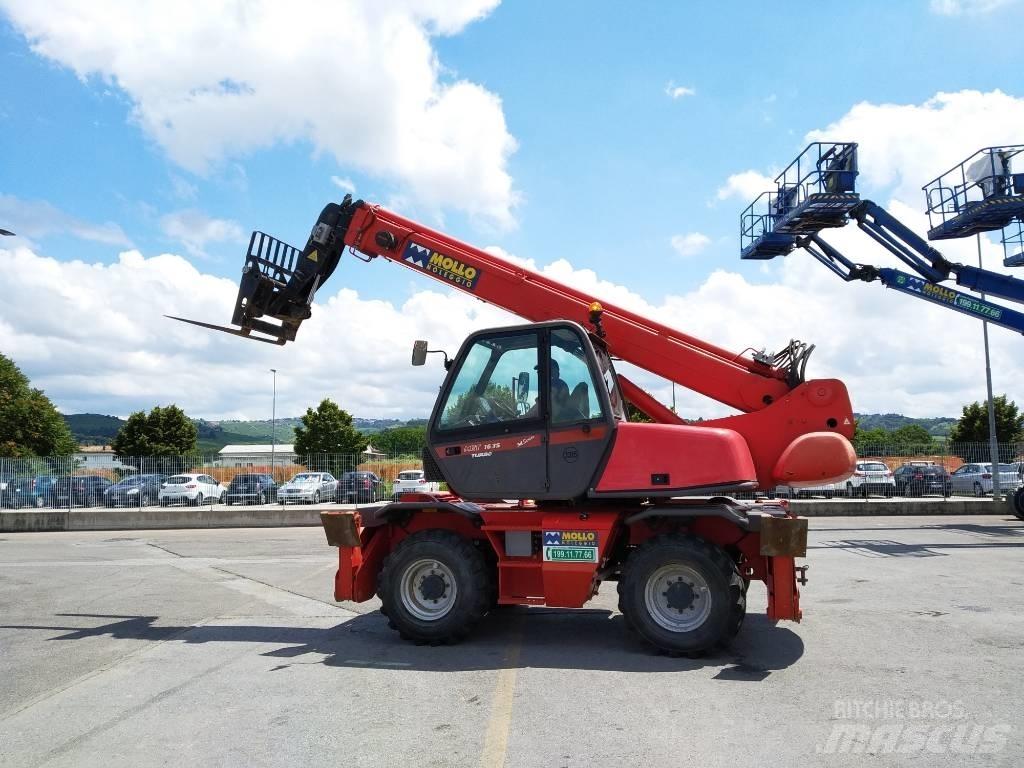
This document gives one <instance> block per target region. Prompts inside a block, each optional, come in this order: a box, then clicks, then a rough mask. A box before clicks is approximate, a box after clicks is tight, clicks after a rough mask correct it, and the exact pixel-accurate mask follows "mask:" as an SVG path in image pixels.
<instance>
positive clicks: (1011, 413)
mask: <svg viewBox="0 0 1024 768" xmlns="http://www.w3.org/2000/svg"><path fill="white" fill-rule="evenodd" d="M992 404H993V406H994V407H995V416H996V440H998V441H999V453H1000V456H999V460H1000V461H1012V459H1013V455H1014V453H1015V451H1014V446H1013V445H1011V443H1015V442H1019V441H1021V440H1024V415H1022V414H1021V413H1020V410H1019V409H1018V408H1017V404H1016V403H1015V402H1013V401H1012V400H1007V399H1006V395H998V396H997V397H994V398H993V399H992ZM988 437H989V435H988V400H986V401H985V402H983V403H977V402H975V403H971V404H970V405H965V406H964V408H963V413H962V414H961V416H960V419H959V421H957V423H956V424H955V425H954V426H953V429H951V430H950V432H949V439H950V442H952V443H953V444H954V449H953V452H954V453H956V454H957V455H958V456H961V457H962V458H963V459H964V460H965V461H969V460H971V459H976V458H977V457H976V455H975V454H976V453H977V452H976V451H975V450H972V449H971V448H970V447H969V446H966V445H963V444H964V443H987V442H988ZM957 444H960V445H957ZM965 454H969V456H968V455H965Z"/></svg>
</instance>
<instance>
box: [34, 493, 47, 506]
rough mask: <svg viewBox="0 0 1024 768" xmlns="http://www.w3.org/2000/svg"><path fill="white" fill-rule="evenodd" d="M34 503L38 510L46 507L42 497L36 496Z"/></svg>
mask: <svg viewBox="0 0 1024 768" xmlns="http://www.w3.org/2000/svg"><path fill="white" fill-rule="evenodd" d="M34 503H35V507H36V509H42V508H43V507H44V506H45V505H46V500H45V499H43V497H42V496H36V498H35V502H34Z"/></svg>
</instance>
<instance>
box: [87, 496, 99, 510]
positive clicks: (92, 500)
mask: <svg viewBox="0 0 1024 768" xmlns="http://www.w3.org/2000/svg"><path fill="white" fill-rule="evenodd" d="M99 505H100V500H99V497H98V496H97V495H96V494H95V493H89V494H86V496H85V506H87V507H98V506H99Z"/></svg>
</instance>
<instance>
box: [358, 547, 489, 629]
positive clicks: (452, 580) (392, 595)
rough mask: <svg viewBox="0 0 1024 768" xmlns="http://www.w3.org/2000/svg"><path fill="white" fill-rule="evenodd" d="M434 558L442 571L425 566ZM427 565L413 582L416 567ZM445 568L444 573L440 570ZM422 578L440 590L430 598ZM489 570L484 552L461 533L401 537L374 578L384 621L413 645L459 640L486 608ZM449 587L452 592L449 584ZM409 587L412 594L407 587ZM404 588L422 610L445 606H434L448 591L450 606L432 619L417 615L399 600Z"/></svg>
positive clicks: (482, 614)
mask: <svg viewBox="0 0 1024 768" xmlns="http://www.w3.org/2000/svg"><path fill="white" fill-rule="evenodd" d="M429 562H433V564H434V566H436V565H437V564H440V565H441V566H443V569H435V568H434V566H431V565H424V564H426V563H429ZM428 568H429V569H430V573H429V574H428V575H427V576H425V577H424V578H423V579H421V580H420V582H419V585H418V588H417V585H415V584H412V583H411V582H412V581H414V577H415V574H416V569H428ZM445 572H446V573H445ZM427 578H432V579H433V582H432V584H431V585H429V586H431V587H433V588H435V589H440V590H441V594H439V597H438V598H437V599H434V600H432V603H433V604H434V605H433V606H429V605H427V602H428V601H431V597H430V594H429V593H426V592H425V591H424V585H425V583H426V580H427ZM491 581H492V579H491V574H490V571H489V570H488V568H487V563H486V561H485V559H484V556H483V554H482V553H481V552H480V550H478V549H477V548H476V547H475V546H473V544H472V542H470V541H469V540H467V539H464V538H463V537H461V536H459V535H457V534H455V533H452V532H451V531H444V530H438V529H431V530H427V531H419V532H417V533H414V534H413V535H411V536H409V537H407V538H405V539H403V540H402V542H401V543H400V544H399V545H398V546H397V547H395V549H394V551H392V552H391V554H390V555H388V556H387V558H385V560H384V566H383V567H382V568H381V572H380V577H379V578H378V580H377V585H378V591H377V595H378V597H380V600H381V612H382V613H383V614H384V615H385V616H387V617H388V625H389V626H390V627H391V628H392V629H396V630H398V633H399V634H400V635H401V636H402V639H404V640H409V641H411V642H414V643H417V644H426V643H429V644H430V645H441V644H445V643H456V642H458V641H459V640H462V639H463V638H464V637H465V636H466V635H468V634H469V632H470V631H471V630H472V629H473V627H474V626H475V625H476V623H477V622H478V621H480V619H482V618H483V617H484V615H486V613H487V611H488V609H489V608H490V603H491V596H492V589H493V588H492V584H491ZM453 586H454V591H452V587H453ZM410 587H411V592H410V591H409V590H410ZM403 592H406V593H407V594H409V600H411V602H412V603H421V605H422V606H424V607H425V608H426V609H427V610H445V608H444V605H443V604H442V605H441V606H440V607H437V604H438V602H439V601H442V600H444V599H445V597H446V595H450V597H449V599H450V601H451V604H450V606H448V607H447V609H446V610H445V612H444V613H443V614H440V615H438V616H437V617H436V618H430V617H426V618H425V617H424V616H423V615H419V616H417V615H416V613H415V608H413V609H411V608H410V605H409V603H408V602H406V601H403Z"/></svg>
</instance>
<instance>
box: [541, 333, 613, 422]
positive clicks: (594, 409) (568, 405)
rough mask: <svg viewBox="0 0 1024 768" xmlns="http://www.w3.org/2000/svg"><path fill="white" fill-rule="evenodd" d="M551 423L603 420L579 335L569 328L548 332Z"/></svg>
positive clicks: (599, 399) (592, 377)
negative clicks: (549, 341) (549, 342)
mask: <svg viewBox="0 0 1024 768" xmlns="http://www.w3.org/2000/svg"><path fill="white" fill-rule="evenodd" d="M548 368H549V372H550V374H551V423H552V424H567V423H571V422H574V421H587V420H590V419H601V418H604V413H603V411H602V409H601V398H600V397H599V396H598V390H597V386H596V385H595V382H594V376H593V374H592V373H591V371H590V366H589V365H588V364H587V354H586V348H585V347H584V346H583V340H582V339H581V338H580V337H579V334H577V333H576V332H574V331H572V330H570V329H568V328H556V329H554V330H553V331H551V360H550V362H549V366H548Z"/></svg>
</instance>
